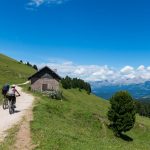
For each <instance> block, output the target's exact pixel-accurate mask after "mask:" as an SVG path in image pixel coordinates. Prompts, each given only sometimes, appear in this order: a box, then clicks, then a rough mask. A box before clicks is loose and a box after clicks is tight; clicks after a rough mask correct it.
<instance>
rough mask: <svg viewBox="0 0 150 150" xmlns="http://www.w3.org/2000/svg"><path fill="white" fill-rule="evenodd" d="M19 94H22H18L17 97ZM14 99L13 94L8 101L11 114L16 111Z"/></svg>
mask: <svg viewBox="0 0 150 150" xmlns="http://www.w3.org/2000/svg"><path fill="white" fill-rule="evenodd" d="M18 96H20V95H17V96H16V97H18ZM13 99H14V97H13V96H11V97H10V98H9V101H8V108H9V114H10V115H11V114H14V112H15V106H14V102H13Z"/></svg>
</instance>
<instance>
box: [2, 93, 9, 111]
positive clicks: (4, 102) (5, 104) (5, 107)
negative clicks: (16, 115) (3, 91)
mask: <svg viewBox="0 0 150 150" xmlns="http://www.w3.org/2000/svg"><path fill="white" fill-rule="evenodd" d="M2 106H3V109H4V110H5V109H8V98H7V97H6V96H4V98H3V105H2Z"/></svg>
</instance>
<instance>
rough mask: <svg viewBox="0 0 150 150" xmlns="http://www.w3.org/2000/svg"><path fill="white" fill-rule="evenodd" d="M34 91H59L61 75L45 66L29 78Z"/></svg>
mask: <svg viewBox="0 0 150 150" xmlns="http://www.w3.org/2000/svg"><path fill="white" fill-rule="evenodd" d="M28 80H30V81H31V89H32V90H33V91H41V92H43V91H57V90H59V82H60V80H61V77H60V76H59V75H58V74H57V73H56V72H55V71H53V70H52V69H50V68H49V67H47V66H45V67H44V68H42V69H40V70H39V71H37V72H36V73H35V74H33V75H32V76H31V77H29V78H28Z"/></svg>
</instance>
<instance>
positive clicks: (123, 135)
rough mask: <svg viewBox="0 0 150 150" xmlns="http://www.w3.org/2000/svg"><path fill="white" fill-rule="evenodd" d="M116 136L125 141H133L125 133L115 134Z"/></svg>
mask: <svg viewBox="0 0 150 150" xmlns="http://www.w3.org/2000/svg"><path fill="white" fill-rule="evenodd" d="M117 137H119V138H121V139H122V140H124V141H127V142H132V141H133V139H132V138H131V137H129V136H128V135H126V134H120V136H117Z"/></svg>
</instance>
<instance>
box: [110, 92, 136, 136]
mask: <svg viewBox="0 0 150 150" xmlns="http://www.w3.org/2000/svg"><path fill="white" fill-rule="evenodd" d="M110 104H111V107H110V109H109V111H108V119H109V120H110V127H111V128H112V130H113V131H114V133H115V134H116V135H117V136H120V135H121V134H122V132H127V131H129V130H131V129H132V128H133V126H134V123H135V114H136V111H135V106H134V101H133V99H132V97H131V95H130V94H129V93H128V92H126V91H120V92H117V93H116V94H115V95H114V96H113V97H112V98H111V99H110Z"/></svg>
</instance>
